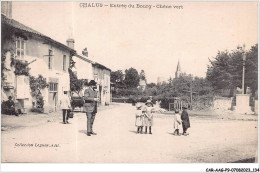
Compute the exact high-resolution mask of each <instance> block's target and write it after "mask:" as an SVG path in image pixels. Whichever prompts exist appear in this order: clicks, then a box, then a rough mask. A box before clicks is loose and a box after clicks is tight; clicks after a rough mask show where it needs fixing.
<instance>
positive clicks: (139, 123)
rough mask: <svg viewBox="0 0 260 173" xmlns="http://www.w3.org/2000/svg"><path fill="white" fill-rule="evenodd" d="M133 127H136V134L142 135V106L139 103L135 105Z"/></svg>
mask: <svg viewBox="0 0 260 173" xmlns="http://www.w3.org/2000/svg"><path fill="white" fill-rule="evenodd" d="M135 118H136V120H135V125H136V126H137V131H136V134H138V133H140V134H142V133H143V112H142V105H141V104H140V103H137V104H136V112H135Z"/></svg>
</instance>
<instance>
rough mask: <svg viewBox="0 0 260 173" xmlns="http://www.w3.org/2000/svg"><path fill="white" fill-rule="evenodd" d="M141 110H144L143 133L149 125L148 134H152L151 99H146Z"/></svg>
mask: <svg viewBox="0 0 260 173" xmlns="http://www.w3.org/2000/svg"><path fill="white" fill-rule="evenodd" d="M143 112H144V126H145V132H144V133H145V134H147V127H149V134H152V125H153V113H154V108H153V103H152V102H151V100H147V102H146V103H145V107H144V109H143Z"/></svg>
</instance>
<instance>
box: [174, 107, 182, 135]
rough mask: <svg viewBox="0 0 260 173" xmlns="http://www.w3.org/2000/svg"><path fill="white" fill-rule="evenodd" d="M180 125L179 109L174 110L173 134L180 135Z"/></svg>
mask: <svg viewBox="0 0 260 173" xmlns="http://www.w3.org/2000/svg"><path fill="white" fill-rule="evenodd" d="M181 127H182V121H181V115H180V114H179V110H178V109H176V110H175V114H174V115H173V130H174V132H173V135H175V136H180V129H181Z"/></svg>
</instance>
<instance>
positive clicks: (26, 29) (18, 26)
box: [1, 14, 76, 53]
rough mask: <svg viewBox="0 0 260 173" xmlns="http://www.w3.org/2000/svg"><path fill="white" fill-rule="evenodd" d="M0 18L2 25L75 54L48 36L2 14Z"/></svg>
mask: <svg viewBox="0 0 260 173" xmlns="http://www.w3.org/2000/svg"><path fill="white" fill-rule="evenodd" d="M1 17H2V18H1V23H2V24H7V25H9V26H10V27H13V28H16V29H18V30H21V31H24V32H28V33H31V34H34V35H38V36H39V37H41V38H44V39H46V40H47V41H49V42H52V43H54V44H56V45H58V46H61V47H63V48H65V49H68V50H70V51H72V52H74V53H76V51H75V50H74V49H71V48H70V47H68V46H66V45H64V44H62V43H60V42H58V41H55V40H53V39H51V38H50V37H48V36H46V35H44V34H42V33H40V32H38V31H36V30H34V29H32V28H30V27H28V26H25V25H24V24H22V23H20V22H18V21H16V20H14V19H10V18H8V17H6V16H5V15H3V14H2V15H1Z"/></svg>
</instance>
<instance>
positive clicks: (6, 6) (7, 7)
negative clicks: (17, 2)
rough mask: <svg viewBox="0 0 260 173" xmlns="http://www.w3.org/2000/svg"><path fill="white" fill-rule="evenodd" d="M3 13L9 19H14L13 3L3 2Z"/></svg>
mask: <svg viewBox="0 0 260 173" xmlns="http://www.w3.org/2000/svg"><path fill="white" fill-rule="evenodd" d="M1 13H2V14H3V15H5V16H6V17H8V18H10V19H11V18H12V1H2V2H1Z"/></svg>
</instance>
